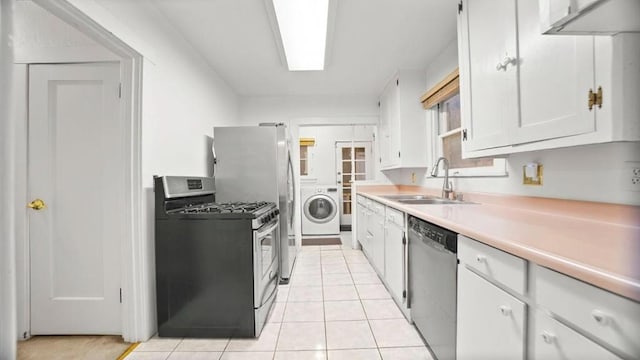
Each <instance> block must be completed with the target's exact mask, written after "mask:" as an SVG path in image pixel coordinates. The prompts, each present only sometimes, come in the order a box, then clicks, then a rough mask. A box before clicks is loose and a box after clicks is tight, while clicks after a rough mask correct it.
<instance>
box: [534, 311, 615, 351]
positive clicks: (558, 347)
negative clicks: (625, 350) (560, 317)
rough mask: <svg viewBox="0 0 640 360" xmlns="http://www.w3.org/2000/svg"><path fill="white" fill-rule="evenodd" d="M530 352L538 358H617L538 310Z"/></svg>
mask: <svg viewBox="0 0 640 360" xmlns="http://www.w3.org/2000/svg"><path fill="white" fill-rule="evenodd" d="M534 321H535V325H534V330H533V334H532V335H533V336H532V337H531V340H532V341H533V346H532V352H533V358H534V359H540V360H566V359H576V360H578V359H580V360H614V359H615V360H619V359H621V358H619V357H617V356H616V355H614V354H613V353H611V352H609V351H608V350H606V349H604V348H603V347H601V346H599V345H598V344H596V343H594V342H592V341H591V340H589V339H587V338H586V337H584V336H582V335H580V334H579V333H577V332H576V331H574V330H572V329H570V328H568V327H566V326H564V325H563V324H561V323H560V322H558V321H557V320H555V319H552V318H551V317H550V316H549V315H547V314H545V313H543V312H542V311H540V310H538V311H536V314H535V320H534Z"/></svg>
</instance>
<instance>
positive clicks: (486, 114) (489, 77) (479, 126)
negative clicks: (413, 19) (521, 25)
mask: <svg viewBox="0 0 640 360" xmlns="http://www.w3.org/2000/svg"><path fill="white" fill-rule="evenodd" d="M461 7H462V9H463V11H461V12H460V15H459V21H458V53H459V57H460V100H461V114H462V123H463V133H462V138H463V148H464V149H465V150H466V151H473V150H479V149H487V148H492V147H499V146H504V145H507V144H509V138H508V133H507V132H506V131H505V130H506V128H507V124H508V123H509V122H511V121H513V120H514V119H517V117H518V78H517V77H518V72H517V64H515V63H510V62H509V59H514V61H515V59H517V57H518V54H517V42H516V41H517V40H516V30H517V29H516V18H515V16H514V14H515V13H516V0H463V1H462V3H461ZM498 64H500V68H497V66H498ZM503 64H504V66H502V65H503Z"/></svg>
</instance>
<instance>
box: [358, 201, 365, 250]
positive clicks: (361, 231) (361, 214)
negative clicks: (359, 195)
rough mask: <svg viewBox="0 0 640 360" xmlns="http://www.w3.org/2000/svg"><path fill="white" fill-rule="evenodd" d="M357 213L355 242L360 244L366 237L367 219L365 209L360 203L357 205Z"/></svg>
mask: <svg viewBox="0 0 640 360" xmlns="http://www.w3.org/2000/svg"><path fill="white" fill-rule="evenodd" d="M356 206H357V207H358V211H357V212H356V227H357V228H356V229H357V230H356V236H357V238H356V240H358V241H359V242H360V244H362V243H363V242H364V238H365V236H366V235H367V224H366V221H367V217H366V214H365V211H366V209H365V207H364V205H362V204H361V203H359V202H358V203H357V205H356Z"/></svg>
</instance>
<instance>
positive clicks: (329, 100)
mask: <svg viewBox="0 0 640 360" xmlns="http://www.w3.org/2000/svg"><path fill="white" fill-rule="evenodd" d="M353 117H376V118H377V117H378V99H377V98H376V97H373V96H357V95H352V96H332V95H325V96H245V97H242V98H241V99H240V122H241V123H242V124H244V125H257V124H259V123H261V122H289V121H291V120H294V119H312V118H341V119H347V118H353ZM340 121H343V120H340Z"/></svg>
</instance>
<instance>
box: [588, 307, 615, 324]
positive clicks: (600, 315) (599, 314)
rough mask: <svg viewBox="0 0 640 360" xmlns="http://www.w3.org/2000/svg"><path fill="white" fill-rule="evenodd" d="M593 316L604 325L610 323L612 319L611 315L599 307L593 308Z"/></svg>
mask: <svg viewBox="0 0 640 360" xmlns="http://www.w3.org/2000/svg"><path fill="white" fill-rule="evenodd" d="M591 316H592V317H593V320H595V321H596V322H597V323H598V324H600V325H602V326H606V325H607V324H609V322H610V320H611V318H610V317H609V315H607V314H606V313H605V312H603V311H601V310H598V309H596V310H593V311H592V312H591Z"/></svg>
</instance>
